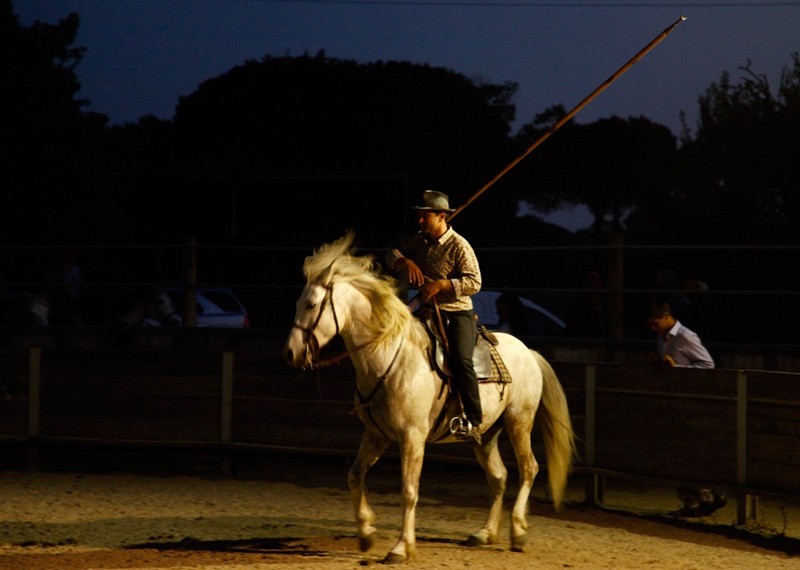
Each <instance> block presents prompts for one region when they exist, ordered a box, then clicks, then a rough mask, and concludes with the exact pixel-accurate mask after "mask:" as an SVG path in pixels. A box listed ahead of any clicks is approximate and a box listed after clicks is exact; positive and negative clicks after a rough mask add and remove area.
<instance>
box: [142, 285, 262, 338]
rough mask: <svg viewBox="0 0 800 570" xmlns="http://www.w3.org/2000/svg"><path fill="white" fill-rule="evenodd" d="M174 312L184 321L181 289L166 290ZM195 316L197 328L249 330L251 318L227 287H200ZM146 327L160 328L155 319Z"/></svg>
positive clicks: (182, 291)
mask: <svg viewBox="0 0 800 570" xmlns="http://www.w3.org/2000/svg"><path fill="white" fill-rule="evenodd" d="M166 293H167V295H168V296H169V300H170V302H171V303H172V310H173V311H174V312H175V314H177V315H178V316H179V317H180V318H181V321H182V320H183V294H184V290H183V289H182V288H180V287H169V288H167V289H166ZM196 293H197V296H196V303H195V315H196V322H195V326H197V327H219V328H247V327H249V326H250V316H249V315H248V313H247V310H246V309H245V308H244V305H242V302H241V301H240V300H239V299H238V297H236V294H235V293H234V292H233V290H232V289H229V288H227V287H199V288H198V289H197V292H196ZM144 324H146V325H150V326H159V323H158V322H157V321H155V320H153V319H147V320H146V321H145V323H144Z"/></svg>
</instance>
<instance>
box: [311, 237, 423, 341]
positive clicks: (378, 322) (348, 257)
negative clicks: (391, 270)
mask: <svg viewBox="0 0 800 570" xmlns="http://www.w3.org/2000/svg"><path fill="white" fill-rule="evenodd" d="M353 240H354V234H353V233H352V232H351V231H348V232H347V233H346V234H345V235H344V236H343V237H341V238H339V239H338V240H336V241H334V242H332V243H328V244H325V245H323V246H322V247H320V248H319V249H317V250H315V252H314V254H313V255H311V256H309V257H307V258H306V259H305V262H304V263H303V274H304V275H305V277H306V279H307V280H308V281H309V282H311V281H316V282H318V283H320V284H322V285H326V286H327V285H329V284H330V283H332V282H333V283H348V284H350V285H351V286H353V287H354V288H355V289H357V290H358V291H360V292H361V293H362V294H364V295H365V296H366V297H367V299H368V300H369V302H370V305H371V307H372V311H371V313H370V317H369V321H368V322H367V326H369V327H370V329H371V330H372V331H374V332H376V333H377V338H376V345H377V346H380V345H382V344H383V343H385V342H386V341H388V340H389V339H391V338H395V337H396V336H397V335H398V334H403V335H404V336H405V337H406V339H407V340H410V341H411V342H412V343H414V344H415V345H417V346H420V347H425V346H427V344H428V343H429V340H428V336H427V334H426V333H425V331H424V329H423V327H422V326H421V325H420V324H419V322H418V320H417V319H416V318H415V317H414V316H413V315H412V314H411V311H410V310H409V308H408V307H407V306H406V305H405V304H404V303H403V302H402V301H401V300H400V297H399V296H398V284H397V281H396V280H395V279H394V278H392V277H390V276H388V275H385V274H383V273H382V272H381V271H380V269H379V267H378V265H377V264H376V263H375V259H374V257H373V256H371V255H361V256H357V255H354V247H353Z"/></svg>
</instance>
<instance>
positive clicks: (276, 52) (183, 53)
mask: <svg viewBox="0 0 800 570" xmlns="http://www.w3.org/2000/svg"><path fill="white" fill-rule="evenodd" d="M13 5H14V11H15V12H16V13H17V14H18V16H19V17H20V20H21V22H22V23H23V24H24V25H30V24H31V23H33V21H34V20H42V21H46V22H51V23H55V22H57V21H58V19H60V18H62V17H64V16H65V15H66V14H68V13H69V12H77V13H78V14H79V16H80V20H81V24H80V29H79V35H78V39H77V42H76V44H77V45H80V46H85V47H86V54H85V57H84V59H83V61H82V62H81V64H80V65H79V67H78V68H77V74H78V77H79V79H80V81H81V85H82V91H81V93H80V96H81V97H83V98H86V99H88V100H89V101H90V102H91V105H90V106H89V107H87V109H90V110H93V111H97V112H100V113H103V114H106V115H108V116H109V117H110V119H111V122H112V123H117V124H121V123H125V122H136V121H137V120H138V119H139V118H140V117H142V116H145V115H149V114H152V115H155V116H157V117H161V118H165V119H169V118H171V117H172V115H173V113H174V110H175V106H176V104H177V102H178V98H179V97H180V96H183V95H189V94H191V93H192V92H194V91H195V90H196V89H197V87H198V85H199V84H200V83H201V82H202V81H204V80H205V79H209V78H211V77H215V76H217V75H220V74H222V73H225V72H226V71H228V70H229V69H231V68H232V67H235V66H236V65H239V64H241V63H244V62H245V61H247V60H258V59H261V58H262V57H263V56H265V55H267V54H269V55H272V56H283V55H291V56H299V55H302V54H304V53H309V54H312V55H313V54H316V53H317V52H319V51H320V50H323V51H324V52H325V54H326V55H327V56H328V57H333V58H339V59H351V60H355V61H358V62H362V63H367V62H373V61H378V60H384V61H387V60H397V61H411V62H415V63H424V64H429V65H433V66H441V67H445V68H448V69H451V70H453V71H456V72H459V73H462V74H464V75H466V76H467V77H470V78H473V79H483V80H485V81H489V82H493V83H501V82H505V81H515V82H517V83H519V90H518V92H517V95H516V97H515V100H514V102H515V103H516V107H517V122H516V124H515V126H520V125H522V124H524V123H526V122H529V121H531V120H532V119H533V118H534V116H535V115H536V114H538V113H540V112H542V111H544V110H545V109H546V108H548V107H550V106H552V105H555V104H563V105H564V107H565V108H566V109H568V110H569V109H571V108H573V107H574V106H575V105H577V104H578V103H579V102H580V101H581V100H582V99H583V98H584V97H586V96H587V95H589V93H591V92H592V91H593V90H594V89H595V88H596V87H597V86H599V85H600V84H602V83H603V82H604V81H605V80H606V79H607V78H608V77H609V76H611V75H612V74H613V73H614V72H615V71H617V69H619V68H620V67H621V66H622V65H624V64H625V63H626V62H627V61H628V60H629V59H630V58H631V57H633V56H634V55H635V54H636V53H637V52H638V51H639V50H641V49H642V48H643V47H644V46H645V45H647V44H648V42H650V40H652V39H653V38H654V37H656V36H657V35H658V34H659V33H661V32H662V31H663V30H664V29H665V28H666V27H668V26H669V25H671V24H672V23H673V22H675V21H676V20H677V19H678V18H679V17H680V16H681V15H685V16H686V17H687V19H686V21H684V22H682V23H681V24H680V25H678V26H677V27H676V28H675V29H674V31H673V32H672V33H671V34H670V35H669V36H668V37H667V38H666V39H665V40H664V41H663V42H661V43H660V44H659V45H658V46H656V47H655V48H654V49H653V50H652V51H651V52H649V53H648V54H647V55H646V56H645V57H644V58H643V59H642V60H640V61H639V62H638V63H637V64H636V65H634V66H633V67H632V68H631V69H630V70H629V71H627V73H626V74H625V75H623V76H622V77H621V78H620V79H618V80H617V81H616V82H615V83H614V84H613V85H611V86H610V87H609V88H608V89H607V90H605V91H604V92H603V93H602V94H600V95H599V96H598V97H597V98H596V99H595V100H594V101H593V102H592V103H591V104H590V105H589V106H587V107H586V108H585V109H583V110H582V111H581V112H580V113H579V114H578V115H577V117H576V120H577V121H578V122H581V123H586V122H592V121H595V120H597V119H600V118H604V117H610V116H612V115H617V116H620V117H629V116H640V115H643V116H645V117H647V118H649V119H651V120H653V121H655V122H658V123H661V124H664V125H666V126H667V127H669V128H670V129H671V130H672V131H673V133H675V134H676V135H677V134H679V132H680V126H681V124H680V118H679V117H680V113H681V112H682V111H683V112H685V113H686V115H687V119H688V124H689V127H690V128H694V127H695V123H696V120H697V109H698V105H697V99H698V97H699V96H700V95H701V94H703V93H704V92H705V90H706V89H707V88H708V87H709V85H710V84H711V83H712V82H716V81H718V80H719V78H720V75H721V74H722V72H723V71H728V72H729V73H730V75H731V79H732V81H733V82H738V80H739V78H740V77H742V73H741V72H740V71H739V67H740V66H743V65H746V64H747V63H748V62H750V63H751V67H752V69H753V70H754V71H755V72H757V73H758V74H761V75H766V76H767V77H768V78H769V80H770V82H771V83H772V84H773V85H775V84H776V83H777V80H778V78H779V77H780V73H781V70H782V69H783V68H784V67H786V66H789V65H790V64H791V61H792V60H791V56H792V54H793V53H795V52H799V51H800V0H798V1H793V2H765V1H745V2H649V1H638V2H600V1H595V2H565V1H551V2H524V1H515V2H512V1H506V2H500V1H483V0H472V1H462V2H443V1H438V2H433V1H425V0H420V1H416V2H410V1H403V0H398V1H391V0H374V1H369V0H364V1H359V0H342V1H339V0H328V1H296V0H50V1H44V0H39V1H36V0H14V3H13Z"/></svg>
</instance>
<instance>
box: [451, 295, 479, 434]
mask: <svg viewBox="0 0 800 570" xmlns="http://www.w3.org/2000/svg"><path fill="white" fill-rule="evenodd" d="M442 316H443V317H445V320H446V325H445V327H446V328H445V332H446V334H447V343H448V345H449V346H448V348H449V350H450V357H449V359H448V362H449V364H450V371H451V372H452V373H453V389H454V390H455V391H456V393H457V394H458V395H459V396H461V402H462V403H463V404H464V413H465V414H466V416H467V419H468V420H469V421H470V422H472V425H479V424H480V423H481V422H482V421H483V412H482V411H481V397H480V393H479V391H478V377H477V375H476V374H475V366H474V365H473V364H472V354H473V353H474V352H475V341H476V340H477V337H478V327H477V324H476V323H475V315H474V313H473V311H442Z"/></svg>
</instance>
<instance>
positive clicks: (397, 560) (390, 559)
mask: <svg viewBox="0 0 800 570" xmlns="http://www.w3.org/2000/svg"><path fill="white" fill-rule="evenodd" d="M405 561H406V557H405V556H403V555H402V554H396V553H394V552H390V553H389V554H387V555H386V558H384V559H383V562H382V563H383V564H402V563H403V562H405Z"/></svg>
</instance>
